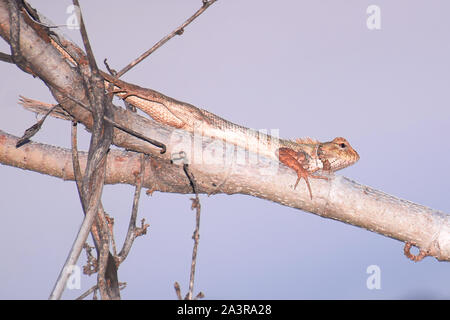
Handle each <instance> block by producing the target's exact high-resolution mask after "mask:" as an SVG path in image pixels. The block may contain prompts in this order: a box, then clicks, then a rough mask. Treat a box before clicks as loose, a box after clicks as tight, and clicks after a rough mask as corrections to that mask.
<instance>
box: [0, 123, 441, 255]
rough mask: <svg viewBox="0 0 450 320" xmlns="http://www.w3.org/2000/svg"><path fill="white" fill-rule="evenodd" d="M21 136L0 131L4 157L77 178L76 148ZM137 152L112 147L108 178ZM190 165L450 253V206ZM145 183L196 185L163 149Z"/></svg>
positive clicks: (128, 168) (240, 168)
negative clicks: (20, 142) (449, 209)
mask: <svg viewBox="0 0 450 320" xmlns="http://www.w3.org/2000/svg"><path fill="white" fill-rule="evenodd" d="M17 139H18V138H17V137H14V136H11V135H8V134H6V133H4V132H1V131H0V163H3V164H6V165H10V166H15V167H18V168H22V169H26V170H32V171H35V172H41V173H44V174H48V175H51V176H55V177H59V178H62V179H65V180H73V179H74V178H73V171H72V169H71V168H72V163H71V151H70V150H66V149H61V148H56V147H51V146H48V145H44V144H39V143H34V142H31V143H29V144H27V145H25V146H24V147H23V149H16V148H15V143H16V142H17ZM216 151H217V150H216ZM138 155H139V154H137V153H134V152H125V151H116V150H112V151H111V152H110V154H109V155H108V163H109V165H108V168H107V171H106V176H105V183H107V184H115V183H126V184H130V185H135V183H136V180H135V179H136V175H137V174H138V173H139V172H140V159H139V156H138ZM206 155H208V152H205V156H206ZM209 155H210V154H209ZM85 161H86V154H85V153H80V165H81V167H82V168H84V166H85ZM189 168H190V170H191V171H192V172H193V174H194V175H195V177H196V188H197V192H198V193H206V194H214V193H226V194H236V193H239V194H247V195H251V196H255V197H259V198H262V199H266V200H270V201H274V202H278V203H280V204H284V205H287V206H290V207H294V208H298V209H301V210H304V211H308V212H312V213H315V214H318V215H320V216H322V217H324V218H331V219H335V220H339V221H342V222H345V223H349V224H352V225H356V226H359V227H362V228H365V229H368V230H370V231H373V232H377V233H380V234H383V235H385V236H388V237H391V238H394V239H398V240H400V241H405V242H411V243H413V244H415V245H416V246H418V247H420V248H422V249H423V251H426V252H428V255H431V256H434V257H436V258H437V259H438V260H447V261H450V216H449V215H448V214H445V213H443V212H440V211H436V210H433V209H430V208H427V207H425V206H421V205H419V204H415V203H412V202H409V201H405V200H402V199H398V198H396V197H393V196H391V195H388V194H386V193H383V192H381V191H378V190H375V189H372V188H370V187H368V186H364V185H361V184H358V183H356V182H354V181H352V180H349V179H348V178H345V177H342V176H339V175H335V176H334V177H332V178H331V179H330V181H322V180H320V181H314V182H313V183H312V187H313V188H314V190H315V193H314V200H313V201H312V202H311V201H308V197H309V196H308V194H307V190H306V187H303V188H300V190H293V188H292V184H293V183H294V182H295V180H296V176H295V174H293V173H292V172H291V170H289V169H288V168H286V167H284V166H281V167H279V168H278V172H277V173H275V174H266V175H262V174H263V173H264V171H262V170H261V167H260V166H258V165H256V164H251V163H244V164H239V163H236V162H231V161H230V162H228V163H227V165H226V166H225V168H224V165H223V164H220V163H217V162H213V161H212V160H211V159H209V161H207V162H205V164H204V165H195V164H191V165H190V166H189ZM290 182H291V183H290ZM143 187H144V188H149V189H150V190H151V191H161V192H175V193H192V187H191V186H190V184H189V180H188V179H187V178H186V176H185V174H184V172H183V169H182V165H181V164H179V165H174V164H171V163H170V161H167V160H163V159H161V158H156V157H152V158H151V159H150V160H149V161H147V162H146V167H145V176H144V182H143ZM299 187H300V186H299Z"/></svg>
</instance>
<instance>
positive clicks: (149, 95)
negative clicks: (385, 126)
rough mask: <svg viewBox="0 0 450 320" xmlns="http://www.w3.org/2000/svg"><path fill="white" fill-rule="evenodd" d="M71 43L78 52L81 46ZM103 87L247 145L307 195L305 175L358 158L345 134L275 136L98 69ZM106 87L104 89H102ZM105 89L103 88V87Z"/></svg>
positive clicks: (151, 111)
mask: <svg viewBox="0 0 450 320" xmlns="http://www.w3.org/2000/svg"><path fill="white" fill-rule="evenodd" d="M50 42H51V44H52V45H53V46H54V47H55V48H56V49H57V50H58V51H59V52H60V53H61V54H62V55H63V56H64V57H65V58H66V60H68V61H70V63H72V64H75V65H76V64H77V62H76V59H74V58H72V56H71V55H70V54H69V53H68V52H67V51H66V50H65V49H64V47H67V46H62V45H60V44H59V43H58V42H57V41H55V40H54V39H53V38H50ZM73 47H74V48H75V49H76V50H77V51H78V52H79V53H80V54H81V55H82V50H81V49H79V48H78V49H77V47H76V46H75V45H73ZM100 74H101V75H102V76H103V78H104V84H105V88H109V87H110V86H109V85H110V84H112V86H113V91H112V92H113V93H114V94H115V95H117V96H118V97H119V98H121V99H122V100H124V101H126V102H127V103H130V104H131V105H133V106H134V107H136V108H138V109H140V110H142V111H143V112H145V113H146V114H147V115H149V116H150V117H151V118H152V119H154V120H155V121H158V122H160V123H162V124H164V125H168V126H170V127H174V128H178V129H183V130H186V131H188V132H191V133H194V132H200V134H202V135H203V136H208V137H210V138H216V139H221V140H223V141H226V142H228V143H231V144H234V145H237V146H240V147H243V148H245V149H246V148H248V150H249V151H252V152H255V153H256V154H259V155H263V156H265V157H268V158H269V159H274V160H275V161H279V162H280V163H282V164H283V165H285V166H287V167H289V168H291V169H293V170H294V171H295V172H296V174H297V180H296V182H295V184H294V189H296V187H297V185H298V183H299V182H300V180H301V179H304V180H305V183H306V186H307V188H308V192H309V195H310V198H311V200H312V191H311V186H310V183H309V178H315V179H325V180H328V177H327V176H323V175H317V174H315V173H316V172H317V171H319V170H322V171H324V172H328V173H331V172H335V171H337V170H340V169H343V168H346V167H348V166H350V165H352V164H354V163H355V162H357V161H358V160H359V155H358V153H357V152H356V151H355V150H354V149H353V148H352V147H351V145H350V144H349V143H348V141H347V140H346V139H345V138H342V137H337V138H335V139H333V140H331V141H327V142H320V141H318V140H315V139H311V138H305V139H296V140H294V141H293V140H287V139H278V138H274V137H272V136H270V135H266V134H264V133H261V132H258V131H256V130H252V129H249V128H246V127H244V126H240V125H237V124H234V123H232V122H230V121H228V120H225V119H223V118H221V117H219V116H217V115H215V114H213V113H211V112H208V111H207V110H204V109H201V108H197V107H195V106H193V105H191V104H189V103H186V102H182V101H178V100H176V99H173V98H171V97H168V96H166V95H164V94H162V93H160V92H158V91H155V90H152V89H148V88H142V87H140V86H137V85H134V84H131V83H128V82H125V81H122V80H119V79H117V78H115V77H114V76H112V75H110V74H107V73H105V72H103V71H101V70H100ZM105 90H106V89H105ZM106 91H107V90H106Z"/></svg>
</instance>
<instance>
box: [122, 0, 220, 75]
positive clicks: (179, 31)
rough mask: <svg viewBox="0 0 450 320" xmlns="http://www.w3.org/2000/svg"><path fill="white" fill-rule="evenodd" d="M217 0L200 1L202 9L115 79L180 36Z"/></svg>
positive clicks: (125, 68)
mask: <svg viewBox="0 0 450 320" xmlns="http://www.w3.org/2000/svg"><path fill="white" fill-rule="evenodd" d="M216 1H217V0H202V7H201V8H200V9H198V10H197V11H196V12H195V13H194V14H193V15H192V16H191V17H190V18H188V19H187V20H186V21H185V22H184V23H183V24H181V25H180V26H179V27H178V28H176V29H175V30H173V31H172V32H171V33H169V34H168V35H167V36H165V37H164V38H162V39H161V40H159V41H158V42H157V43H156V44H155V45H154V46H153V47H151V48H150V49H149V50H147V51H146V52H144V53H143V54H142V55H141V56H139V57H138V58H137V59H135V60H133V61H132V62H131V63H129V64H128V65H127V66H126V67H124V68H123V69H122V70H120V71H119V72H118V73H117V74H116V77H117V78H120V77H121V76H123V75H124V74H125V73H126V72H128V71H130V70H131V68H133V67H134V66H135V65H137V64H138V63H139V62H141V61H142V60H144V59H145V58H147V57H148V56H149V55H151V54H152V53H153V52H155V51H156V50H158V49H159V48H161V47H162V46H163V45H164V44H165V43H166V42H167V41H169V40H170V39H172V38H173V37H175V36H176V35H182V34H183V32H184V28H186V27H187V26H188V25H189V24H191V22H192V21H194V20H195V19H197V17H198V16H200V15H201V14H202V13H203V12H205V10H206V9H208V8H209V7H210V6H211V5H212V4H213V3H214V2H216Z"/></svg>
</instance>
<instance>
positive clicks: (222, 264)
mask: <svg viewBox="0 0 450 320" xmlns="http://www.w3.org/2000/svg"><path fill="white" fill-rule="evenodd" d="M31 4H32V5H33V6H35V7H36V8H37V9H38V10H39V11H41V12H42V13H43V14H45V15H46V16H47V17H48V18H50V19H51V20H52V21H53V22H54V23H56V24H65V23H66V20H67V18H68V17H69V14H67V13H66V9H67V7H68V5H70V4H71V1H50V0H48V1H44V0H42V1H38V0H35V1H31ZM372 4H376V5H378V6H379V7H380V9H381V30H369V29H368V28H367V26H366V20H367V18H368V14H367V13H366V9H367V7H368V6H369V5H372ZM200 5H201V1H200V0H177V1H175V0H170V1H169V0H164V1H163V0H159V1H157V0H153V1H138V0H129V1H81V6H82V10H83V13H84V18H85V21H86V24H87V28H88V32H89V37H90V40H91V44H92V46H93V50H94V53H95V54H96V57H97V61H98V62H99V65H101V64H102V61H103V59H104V58H108V61H109V63H110V65H111V66H112V67H113V68H115V69H120V68H122V67H123V66H125V65H126V64H127V63H128V62H130V61H131V60H133V59H134V58H136V57H137V56H138V55H140V54H141V53H142V52H144V51H145V50H147V49H148V48H150V47H151V46H152V45H153V44H154V43H155V42H157V41H158V40H159V39H160V38H162V37H163V36H164V35H166V34H167V33H169V32H170V31H172V30H173V29H174V28H175V27H177V26H178V25H179V24H181V23H182V22H183V21H184V20H185V19H186V18H187V17H188V16H190V15H191V14H192V13H193V12H194V11H195V10H197V9H198V8H199V7H200ZM449 12H450V2H448V1H444V0H442V1H412V0H408V1H406V0H404V1H401V0H397V1H387V0H378V1H376V2H373V1H370V2H369V1H361V0H352V1H349V0H345V1H344V0H332V1H331V0H329V1H312V0H310V1H294V0H291V1H289V0H287V1H280V2H277V1H261V0H247V1H239V0H227V1H225V0H221V1H218V2H217V3H216V4H214V5H213V6H212V7H210V8H209V9H208V10H207V11H206V12H205V13H204V14H203V15H202V16H201V17H200V18H198V19H197V20H196V21H195V22H194V23H193V24H192V25H191V26H189V27H188V28H187V29H186V30H185V32H184V34H183V35H182V36H181V37H176V38H174V39H173V40H171V41H170V42H169V43H168V44H166V45H165V46H164V47H163V48H161V49H159V50H158V51H157V52H155V53H154V54H153V55H152V56H151V57H150V58H148V59H146V60H145V61H144V62H143V63H141V64H140V65H139V66H138V67H136V68H134V69H133V70H132V71H131V72H129V73H127V74H126V76H125V77H124V80H127V81H130V82H133V83H136V84H139V85H141V86H143V87H149V88H153V89H156V90H158V91H161V92H163V93H165V94H167V95H170V96H172V97H174V98H177V99H179V100H183V101H187V102H190V103H192V104H194V105H196V106H199V107H202V108H205V109H207V110H209V111H211V112H213V113H216V114H218V115H220V116H222V117H224V118H226V119H228V120H231V121H233V122H236V123H239V124H241V125H245V126H247V127H252V128H257V129H279V130H280V135H281V136H282V137H284V138H295V137H303V136H311V137H314V138H317V139H319V140H325V141H327V140H330V139H332V138H334V137H336V136H343V137H346V138H347V139H348V140H349V141H350V143H351V144H352V146H353V147H354V148H355V149H356V150H357V151H358V152H359V154H360V156H361V160H360V161H359V162H358V163H357V164H355V165H354V166H352V167H350V168H347V169H345V170H343V171H341V173H339V174H343V175H345V176H347V177H350V178H351V179H354V180H356V181H358V182H360V183H363V184H366V185H369V186H371V187H374V188H377V189H379V190H382V191H384V192H387V193H390V194H392V195H395V196H398V197H401V198H404V199H408V200H411V201H413V202H416V203H420V204H423V205H426V206H429V207H432V208H435V209H437V210H442V211H444V212H445V211H447V212H448V210H449V207H450V199H449V193H448V190H449V188H450V184H449V183H450V182H449V181H450V173H449V170H448V162H449V161H448V159H449V158H450V143H449V134H448V133H449V125H450V108H449V102H450V96H449V92H450V91H449V84H450V83H449V80H450V42H449V41H448V38H449V32H450V20H449V19H448V14H449ZM63 31H64V33H66V34H67V35H68V36H69V37H70V38H71V39H73V40H75V41H77V42H78V43H80V37H79V35H78V31H76V30H75V31H73V30H67V29H65V28H64V30H63ZM0 50H1V51H3V52H7V53H9V52H10V51H9V48H8V46H7V45H6V44H5V42H4V41H1V42H0ZM102 68H103V66H102ZM103 69H104V68H103ZM0 73H1V79H2V80H0V81H1V86H0V97H1V113H0V128H1V129H2V130H4V131H6V132H8V133H11V134H15V135H18V136H21V135H22V133H23V131H24V130H25V129H26V128H28V127H29V126H31V125H32V124H33V123H34V122H35V121H36V119H35V116H34V115H33V114H32V113H30V112H27V111H25V110H24V109H23V108H22V107H20V106H19V105H18V104H17V101H18V96H19V94H21V95H24V96H26V97H30V98H34V99H38V100H42V101H46V102H54V99H53V98H52V97H51V95H50V93H49V92H48V90H47V89H46V87H45V86H44V85H43V83H42V82H41V81H40V80H39V79H33V78H32V77H31V76H30V75H28V74H25V73H23V72H22V71H20V70H19V69H18V68H17V67H16V66H14V65H8V64H6V63H1V64H0ZM80 131H81V132H83V131H84V130H80ZM34 140H35V141H39V142H44V143H48V144H52V145H57V146H61V147H69V143H70V125H69V123H66V122H64V121H61V120H54V119H49V120H48V121H47V122H46V124H45V126H44V127H43V129H42V130H41V131H40V132H39V134H38V135H37V136H35V137H34ZM80 140H81V141H80V149H84V150H86V149H87V146H88V141H89V137H88V135H87V134H82V135H81V138H80ZM286 183H293V181H292V182H291V181H287V182H286ZM133 191H134V189H133V187H131V186H124V185H114V186H106V187H105V191H104V196H103V204H104V206H105V208H106V210H107V212H108V213H109V214H110V215H111V216H113V217H115V221H116V225H115V232H116V239H117V242H118V245H119V246H120V245H121V241H122V239H123V236H124V233H125V231H126V227H127V225H128V218H129V214H130V211H131V205H132V195H133ZM190 197H191V196H190V195H177V194H162V193H158V192H155V193H154V194H153V196H151V197H148V196H145V194H143V196H142V197H141V206H140V212H139V217H140V218H141V217H145V218H146V219H147V222H148V223H149V224H150V228H149V229H148V231H149V232H148V234H147V235H146V236H144V237H140V238H138V239H137V240H136V241H135V244H134V246H133V248H132V251H131V253H130V255H129V256H128V258H127V260H126V261H125V263H124V264H122V265H121V267H120V270H119V278H120V280H121V281H126V282H127V283H128V287H127V288H126V289H125V290H124V291H122V297H123V298H124V299H175V298H176V296H175V292H174V289H173V283H174V282H175V281H178V282H180V284H181V287H182V292H183V294H185V293H186V288H187V286H188V279H189V270H190V261H191V254H192V245H193V241H192V239H191V236H192V232H193V229H194V223H195V214H194V212H193V211H191V210H190V205H191V202H190V200H189V198H190ZM201 202H202V220H201V230H200V234H201V239H200V245H199V253H198V261H197V272H196V282H195V293H197V292H198V291H200V290H201V291H203V292H204V293H205V294H206V298H208V299H304V298H308V299H319V298H325V299H398V298H406V299H410V298H413V299H414V298H425V299H427V298H430V299H435V298H444V299H448V298H450V280H449V279H450V278H449V272H450V269H449V265H448V263H446V262H438V261H436V260H435V259H434V258H426V259H424V260H423V261H422V262H420V263H414V262H411V261H409V260H408V259H406V258H405V257H404V255H403V243H401V242H399V241H397V240H393V239H390V238H386V237H384V236H381V235H378V234H375V233H372V232H369V231H367V230H364V229H360V228H358V227H354V226H350V225H346V224H344V223H342V222H338V221H333V220H328V219H324V218H320V217H318V216H315V215H312V214H307V213H304V212H302V211H299V210H296V209H292V208H288V207H284V206H281V205H279V204H275V203H272V202H268V201H264V200H260V199H257V198H253V197H250V196H243V195H234V196H227V195H215V196H211V197H208V196H206V195H201ZM0 213H1V217H2V222H1V223H0V252H2V258H1V263H0V283H1V284H2V285H1V288H0V298H2V299H17V298H20V299H22V298H26V299H46V298H47V297H48V295H49V293H50V291H51V289H52V288H53V285H54V282H55V280H56V277H57V275H58V273H59V270H60V268H61V266H62V265H63V263H64V261H65V258H66V256H67V253H68V250H69V248H70V246H71V244H72V241H73V239H74V236H75V234H76V232H77V230H78V227H79V225H80V223H81V221H82V212H81V208H80V203H79V199H78V195H77V191H76V188H75V184H74V183H73V182H64V181H61V180H59V179H56V178H52V177H48V176H44V175H42V174H38V173H34V172H28V171H24V170H21V169H16V168H12V167H7V166H3V165H0ZM85 260H86V258H85V254H84V253H83V254H82V256H81V258H80V261H79V263H78V265H79V266H82V265H84V263H85ZM370 265H377V266H379V267H380V270H381V289H379V290H369V289H368V288H367V286H366V280H367V278H368V276H369V275H368V274H367V273H366V270H367V267H368V266H370ZM94 283H95V276H94V277H87V276H83V277H82V278H81V289H79V290H76V289H74V290H66V292H65V293H64V296H63V298H67V299H72V298H74V297H77V296H79V295H80V294H81V293H83V292H84V291H85V290H87V289H88V288H90V287H91V286H92V285H93V284H94Z"/></svg>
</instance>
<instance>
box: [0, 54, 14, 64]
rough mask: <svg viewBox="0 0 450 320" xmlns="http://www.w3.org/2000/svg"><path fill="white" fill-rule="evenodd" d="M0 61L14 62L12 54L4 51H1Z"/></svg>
mask: <svg viewBox="0 0 450 320" xmlns="http://www.w3.org/2000/svg"><path fill="white" fill-rule="evenodd" d="M0 61H3V62H7V63H14V60H13V58H12V56H11V55H9V54H7V53H3V52H0Z"/></svg>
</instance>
